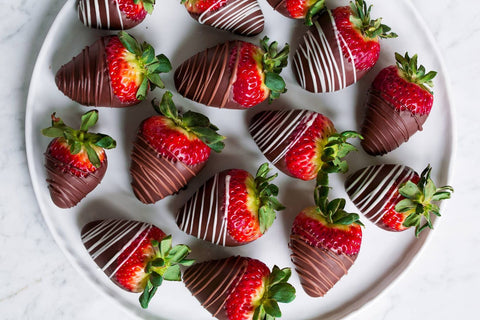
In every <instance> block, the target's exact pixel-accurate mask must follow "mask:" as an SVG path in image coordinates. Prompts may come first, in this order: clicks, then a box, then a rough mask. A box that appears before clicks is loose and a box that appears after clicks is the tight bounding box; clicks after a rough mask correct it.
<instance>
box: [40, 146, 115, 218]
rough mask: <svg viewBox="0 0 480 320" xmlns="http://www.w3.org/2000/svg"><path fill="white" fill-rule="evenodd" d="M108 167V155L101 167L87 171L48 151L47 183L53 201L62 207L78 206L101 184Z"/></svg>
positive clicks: (46, 164)
mask: <svg viewBox="0 0 480 320" xmlns="http://www.w3.org/2000/svg"><path fill="white" fill-rule="evenodd" d="M107 167H108V162H107V158H106V156H105V159H104V160H103V162H102V163H101V165H100V167H99V168H97V169H96V170H95V171H93V172H87V171H82V170H80V169H77V168H74V167H72V166H70V165H67V164H65V163H63V162H61V161H59V160H57V159H55V158H54V157H52V156H51V155H49V154H47V153H46V154H45V168H46V170H47V183H48V190H49V191H50V197H51V198H52V201H53V203H55V205H56V206H57V207H59V208H62V209H67V208H71V207H74V206H76V205H77V204H78V203H79V202H80V201H81V200H82V199H83V198H85V196H86V195H87V194H89V193H90V192H91V191H93V189H95V188H96V187H97V185H99V184H100V182H101V181H102V179H103V176H104V175H105V172H106V171H107ZM72 170H74V171H76V172H78V175H75V174H73V173H72Z"/></svg>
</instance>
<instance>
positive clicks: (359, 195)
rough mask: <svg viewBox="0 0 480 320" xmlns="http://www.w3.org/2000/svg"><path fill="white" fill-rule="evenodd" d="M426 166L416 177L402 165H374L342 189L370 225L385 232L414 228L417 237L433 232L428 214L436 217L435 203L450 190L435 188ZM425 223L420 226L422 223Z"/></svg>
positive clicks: (437, 213)
mask: <svg viewBox="0 0 480 320" xmlns="http://www.w3.org/2000/svg"><path fill="white" fill-rule="evenodd" d="M431 170H432V168H431V167H430V165H428V166H427V168H425V170H423V172H422V173H421V175H418V173H416V172H415V171H414V170H413V169H412V168H410V167H407V166H403V165H393V164H385V165H375V166H369V167H366V168H363V169H361V170H358V171H357V172H355V173H354V174H353V175H352V176H350V177H349V178H348V179H347V180H346V181H345V189H346V191H347V193H348V195H349V196H350V199H352V201H353V203H354V204H355V205H356V206H357V208H358V209H359V210H360V211H361V212H362V213H363V214H364V215H365V217H367V218H368V219H370V220H371V221H372V222H374V223H375V224H376V225H377V226H379V227H381V228H382V229H385V230H388V231H404V230H406V229H409V228H411V227H415V235H416V236H417V237H418V235H419V234H420V232H421V231H422V230H424V229H425V228H427V227H429V228H433V224H432V219H431V214H434V215H436V216H440V209H439V207H438V206H437V205H436V204H435V203H436V202H437V201H440V200H444V199H449V198H450V196H451V192H453V188H452V187H450V186H443V187H439V188H437V187H436V186H435V183H434V182H433V181H432V179H431V178H430V173H431ZM423 220H425V223H423V224H422V221H423Z"/></svg>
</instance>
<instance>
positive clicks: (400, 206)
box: [395, 165, 453, 238]
mask: <svg viewBox="0 0 480 320" xmlns="http://www.w3.org/2000/svg"><path fill="white" fill-rule="evenodd" d="M431 171H432V167H431V166H430V165H428V166H427V167H426V168H425V169H424V170H423V172H422V174H421V176H420V180H419V181H418V183H417V184H415V183H413V182H412V181H407V182H406V183H404V184H403V185H401V186H400V188H399V189H398V192H399V193H400V194H401V195H402V196H404V197H405V199H403V200H401V201H400V202H399V203H397V204H396V205H395V211H397V212H400V213H406V214H407V218H406V219H405V221H404V222H403V226H405V227H407V228H409V227H413V226H414V227H415V236H416V237H417V238H418V236H419V234H420V232H422V231H423V230H424V229H425V228H427V227H428V228H430V229H433V224H432V220H431V214H434V215H436V216H438V217H440V208H439V207H438V206H437V205H436V204H434V203H432V202H436V201H441V200H445V199H450V197H451V193H452V192H453V188H452V187H451V186H448V185H447V186H443V187H439V188H437V187H436V186H435V183H434V182H433V180H432V179H431V178H430V173H431ZM422 218H423V219H425V221H426V222H425V223H424V224H422V220H423V219H422Z"/></svg>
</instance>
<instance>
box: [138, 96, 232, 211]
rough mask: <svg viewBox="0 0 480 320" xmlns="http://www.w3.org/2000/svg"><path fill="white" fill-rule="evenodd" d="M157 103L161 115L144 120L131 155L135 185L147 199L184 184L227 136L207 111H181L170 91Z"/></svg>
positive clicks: (152, 200) (142, 199) (149, 201)
mask: <svg viewBox="0 0 480 320" xmlns="http://www.w3.org/2000/svg"><path fill="white" fill-rule="evenodd" d="M153 106H154V108H155V110H156V111H157V112H158V113H159V115H156V116H152V117H149V118H147V119H145V120H144V121H143V122H142V123H141V124H140V127H139V128H138V132H137V137H136V140H135V142H134V145H133V151H132V155H131V158H132V162H131V165H130V174H131V176H132V188H133V192H134V193H135V196H136V197H137V198H138V200H140V201H141V202H143V203H155V202H157V201H158V200H161V199H163V198H164V197H166V196H168V195H171V194H174V193H176V192H177V191H178V190H180V189H181V188H183V187H184V186H185V185H186V184H187V183H188V181H190V179H192V178H193V177H194V176H196V175H197V173H198V172H199V171H200V170H201V169H202V168H203V167H204V166H205V164H206V163H207V160H208V158H209V156H210V151H211V150H213V151H215V152H220V151H221V150H222V149H223V147H224V143H223V141H222V140H223V139H225V137H223V136H221V135H219V134H218V133H217V130H218V128H217V127H216V126H214V125H213V124H211V123H210V121H209V120H208V118H207V117H205V116H204V115H202V114H200V113H196V112H192V111H187V112H185V113H183V114H180V113H179V112H178V110H177V108H176V107H175V104H174V103H173V100H172V94H171V93H170V92H169V91H167V92H166V93H165V94H164V95H163V98H162V101H161V102H160V103H159V104H158V103H157V102H154V103H153Z"/></svg>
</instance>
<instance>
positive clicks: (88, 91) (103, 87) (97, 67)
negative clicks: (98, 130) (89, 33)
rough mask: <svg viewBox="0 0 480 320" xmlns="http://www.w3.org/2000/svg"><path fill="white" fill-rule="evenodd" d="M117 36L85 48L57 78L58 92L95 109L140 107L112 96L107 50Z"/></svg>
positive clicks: (102, 39)
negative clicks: (110, 42)
mask: <svg viewBox="0 0 480 320" xmlns="http://www.w3.org/2000/svg"><path fill="white" fill-rule="evenodd" d="M112 37H115V36H106V37H102V38H100V39H98V40H97V41H95V42H94V43H93V44H92V45H91V46H87V47H85V49H83V50H82V52H81V53H79V54H78V55H77V56H76V57H74V58H73V59H72V60H71V61H70V62H68V63H67V64H65V65H63V66H62V67H61V68H60V70H58V72H57V74H56V75H55V83H56V84H57V87H58V89H60V91H62V92H63V93H64V94H65V95H66V96H67V97H69V98H70V99H72V100H74V101H76V102H78V103H80V104H83V105H86V106H96V107H115V108H120V107H128V106H131V105H134V104H137V103H139V102H140V101H137V102H133V103H123V102H121V101H120V100H119V99H118V97H117V96H116V95H115V94H114V93H113V88H112V85H111V81H110V75H109V72H108V64H107V57H106V54H105V46H106V45H107V44H108V42H109V41H110V39H111V38H112Z"/></svg>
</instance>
